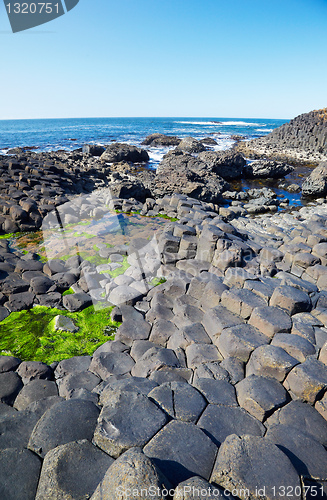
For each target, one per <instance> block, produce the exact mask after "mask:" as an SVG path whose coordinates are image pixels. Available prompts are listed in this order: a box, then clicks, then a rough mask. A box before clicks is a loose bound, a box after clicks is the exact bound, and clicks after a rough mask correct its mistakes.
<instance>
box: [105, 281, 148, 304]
mask: <svg viewBox="0 0 327 500" xmlns="http://www.w3.org/2000/svg"><path fill="white" fill-rule="evenodd" d="M142 297H143V294H142V293H141V292H139V291H138V290H136V289H135V288H133V287H131V286H127V285H120V286H117V287H116V288H114V289H113V290H112V292H111V293H110V295H109V302H111V303H112V304H115V305H116V306H119V305H120V304H128V305H133V304H135V302H137V301H138V300H141V299H142Z"/></svg>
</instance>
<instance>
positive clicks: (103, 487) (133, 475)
mask: <svg viewBox="0 0 327 500" xmlns="http://www.w3.org/2000/svg"><path fill="white" fill-rule="evenodd" d="M170 487H171V484H170V482H169V481H168V479H167V478H166V477H165V476H164V475H163V474H162V472H161V470H160V469H159V468H158V467H157V466H156V465H155V464H154V463H153V461H152V460H150V459H149V458H148V457H147V456H146V455H144V453H143V452H142V450H141V449H140V448H131V449H129V450H128V451H126V452H125V453H124V454H123V455H121V456H120V457H119V458H118V459H117V460H116V461H115V463H113V464H112V465H111V466H110V467H109V469H108V470H107V472H106V474H105V476H104V478H103V480H102V481H101V483H100V484H99V485H98V487H97V489H96V490H95V492H94V494H93V495H92V497H91V500H113V499H117V500H118V499H119V500H120V499H124V498H126V497H127V494H128V493H129V492H134V494H135V497H137V498H141V497H142V492H150V491H151V490H152V494H151V498H153V500H165V498H167V497H166V496H165V495H163V494H162V491H167V489H170ZM147 496H148V495H147Z"/></svg>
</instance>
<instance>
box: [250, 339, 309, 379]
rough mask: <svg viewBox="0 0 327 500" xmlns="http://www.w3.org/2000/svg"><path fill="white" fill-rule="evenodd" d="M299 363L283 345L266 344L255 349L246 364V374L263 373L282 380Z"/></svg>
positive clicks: (264, 375)
mask: <svg viewBox="0 0 327 500" xmlns="http://www.w3.org/2000/svg"><path fill="white" fill-rule="evenodd" d="M286 335H287V334H286ZM297 364H299V361H298V360H297V359H295V358H292V356H290V355H289V354H287V352H286V351H284V349H282V348H281V347H276V346H273V345H264V346H260V347H258V348H257V349H255V350H254V351H253V353H252V354H251V357H250V360H249V362H248V364H247V365H246V376H247V377H249V376H250V375H259V376H260V375H261V376H262V377H272V378H275V379H277V380H278V381H279V382H282V381H283V380H284V378H285V377H286V375H287V374H288V372H290V371H291V369H292V368H293V367H294V366H295V365H297Z"/></svg>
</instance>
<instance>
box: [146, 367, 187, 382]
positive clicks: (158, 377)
mask: <svg viewBox="0 0 327 500" xmlns="http://www.w3.org/2000/svg"><path fill="white" fill-rule="evenodd" d="M192 377H193V371H192V370H190V369H188V368H175V367H171V366H163V367H162V368H160V369H159V370H157V371H154V372H152V373H151V375H150V377H149V379H150V380H152V381H154V382H156V383H157V384H158V385H161V384H165V383H166V382H183V383H185V382H188V383H191V381H192Z"/></svg>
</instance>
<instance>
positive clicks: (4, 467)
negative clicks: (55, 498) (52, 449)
mask: <svg viewBox="0 0 327 500" xmlns="http://www.w3.org/2000/svg"><path fill="white" fill-rule="evenodd" d="M40 470H41V460H40V459H39V457H37V456H36V455H34V453H32V452H31V451H29V450H26V449H18V448H8V449H5V450H0V498H2V499H3V500H18V499H19V500H34V499H35V493H36V488H37V483H38V480H39V474H40Z"/></svg>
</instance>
